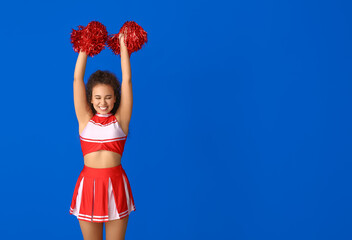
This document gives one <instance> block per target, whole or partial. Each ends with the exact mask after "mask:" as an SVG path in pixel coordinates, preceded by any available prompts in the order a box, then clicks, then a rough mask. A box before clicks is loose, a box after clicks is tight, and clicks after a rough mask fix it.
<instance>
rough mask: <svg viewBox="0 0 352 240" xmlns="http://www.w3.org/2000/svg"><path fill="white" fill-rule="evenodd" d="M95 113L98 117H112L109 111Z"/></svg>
mask: <svg viewBox="0 0 352 240" xmlns="http://www.w3.org/2000/svg"><path fill="white" fill-rule="evenodd" d="M95 115H97V116H98V117H110V116H111V115H112V113H111V112H109V113H106V114H101V113H98V112H97V113H96V114H95Z"/></svg>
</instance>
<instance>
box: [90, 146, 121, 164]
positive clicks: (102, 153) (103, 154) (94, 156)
mask: <svg viewBox="0 0 352 240" xmlns="http://www.w3.org/2000/svg"><path fill="white" fill-rule="evenodd" d="M120 164H121V155H120V154H118V153H115V152H111V151H107V150H99V151H95V152H91V153H88V154H86V155H85V156H84V165H85V166H87V167H91V168H109V167H115V166H118V165H120Z"/></svg>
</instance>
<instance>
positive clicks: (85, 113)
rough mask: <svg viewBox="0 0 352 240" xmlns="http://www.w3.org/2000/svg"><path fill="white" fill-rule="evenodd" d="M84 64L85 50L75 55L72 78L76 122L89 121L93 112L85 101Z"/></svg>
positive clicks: (85, 62)
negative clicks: (75, 60)
mask: <svg viewBox="0 0 352 240" xmlns="http://www.w3.org/2000/svg"><path fill="white" fill-rule="evenodd" d="M86 64H87V54H86V53H85V52H80V53H79V54H78V57H77V62H76V67H75V73H74V79H73V98H74V104H75V111H76V116H77V120H78V123H84V122H87V121H89V119H90V116H91V115H92V114H93V113H92V110H91V109H90V106H89V104H88V102H87V97H86V88H85V85H84V80H83V77H84V73H85V70H86ZM87 119H88V120H87Z"/></svg>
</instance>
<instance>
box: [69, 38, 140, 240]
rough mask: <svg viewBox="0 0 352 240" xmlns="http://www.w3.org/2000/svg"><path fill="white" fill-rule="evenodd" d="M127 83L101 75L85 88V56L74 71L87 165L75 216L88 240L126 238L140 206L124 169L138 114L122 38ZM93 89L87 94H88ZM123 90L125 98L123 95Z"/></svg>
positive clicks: (75, 198) (77, 188)
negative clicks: (132, 216) (134, 109)
mask: <svg viewBox="0 0 352 240" xmlns="http://www.w3.org/2000/svg"><path fill="white" fill-rule="evenodd" d="M119 41H120V46H121V47H120V51H121V52H120V56H121V69H122V83H121V85H120V83H119V82H118V80H117V78H116V77H115V75H114V74H112V73H110V72H109V71H100V70H98V71H96V72H95V73H93V74H92V75H91V76H90V77H89V79H88V82H87V86H85V84H84V81H83V77H84V73H85V68H86V62H87V54H86V53H85V52H82V51H81V52H80V53H79V55H78V58H77V62H76V67H75V73H74V82H73V89H74V105H75V111H76V116H77V120H78V123H79V135H80V142H81V147H82V152H83V156H84V167H83V170H82V171H81V173H80V175H79V177H78V180H77V182H76V186H75V189H74V193H73V197H72V202H71V206H70V214H73V215H75V216H76V217H77V218H78V220H79V224H80V227H81V230H82V234H83V238H84V239H85V240H101V239H103V224H104V223H105V234H106V239H107V240H109V239H110V240H112V239H114V240H117V239H124V238H125V233H126V229H127V222H128V218H129V214H130V212H131V211H135V205H134V200H133V195H132V190H131V186H130V184H129V181H128V178H127V175H126V173H125V171H124V169H123V168H122V165H121V157H122V153H123V149H124V144H125V142H126V139H127V135H128V127H129V122H130V119H131V115H132V103H133V101H132V100H133V97H132V81H131V65H130V57H129V54H128V51H127V48H126V45H125V43H124V36H123V34H120V35H119ZM86 91H87V93H86ZM120 91H121V94H120Z"/></svg>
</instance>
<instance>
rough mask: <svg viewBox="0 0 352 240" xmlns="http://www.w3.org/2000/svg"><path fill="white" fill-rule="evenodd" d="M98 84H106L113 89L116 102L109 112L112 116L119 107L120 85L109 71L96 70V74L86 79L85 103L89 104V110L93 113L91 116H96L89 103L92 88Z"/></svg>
mask: <svg viewBox="0 0 352 240" xmlns="http://www.w3.org/2000/svg"><path fill="white" fill-rule="evenodd" d="M98 84H106V85H110V86H111V87H112V88H113V89H114V94H115V96H116V102H115V104H114V107H113V109H112V110H111V113H112V114H115V113H116V111H117V109H118V108H119V106H120V100H121V84H120V82H119V81H118V79H117V77H116V75H115V74H114V73H112V72H110V71H107V70H105V71H102V70H97V71H96V72H94V73H92V75H90V77H89V78H88V82H87V84H86V95H87V101H88V103H89V104H90V108H91V109H92V111H93V114H96V113H97V111H96V110H95V109H94V107H93V104H92V103H91V100H92V93H93V88H94V86H96V85H98Z"/></svg>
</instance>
